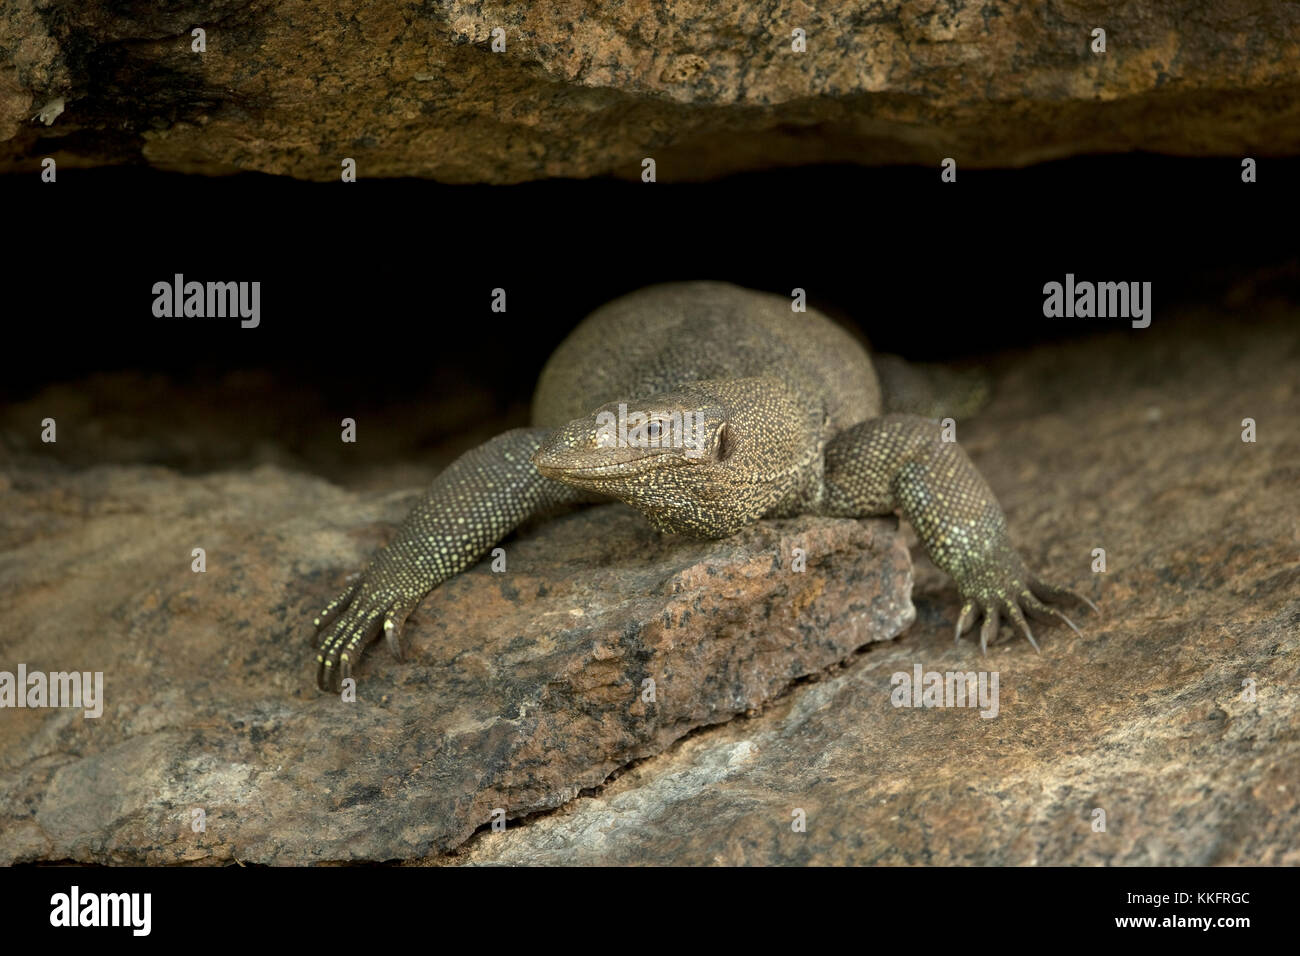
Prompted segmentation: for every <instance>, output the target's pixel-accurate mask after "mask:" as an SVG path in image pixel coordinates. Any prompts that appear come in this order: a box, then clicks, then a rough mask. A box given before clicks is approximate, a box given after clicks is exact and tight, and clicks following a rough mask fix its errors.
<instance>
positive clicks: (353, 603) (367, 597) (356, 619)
mask: <svg viewBox="0 0 1300 956" xmlns="http://www.w3.org/2000/svg"><path fill="white" fill-rule="evenodd" d="M406 614H407V612H405V611H404V609H403V608H402V606H401V605H400V604H399V603H397V602H396V601H395V599H394V596H393V595H391V594H385V593H383V589H373V588H371V587H369V586H368V582H367V579H366V575H362V576H361V577H360V578H359V579H358V580H357V581H356V582H355V583H354V584H352V585H351V586H350V587H349V588H347V589H346V590H345V591H343V593H342V594H340V595H339V596H338V597H336V598H335V599H334V600H333V601H331V602H330V603H329V604H328V605H326V607H325V610H323V611H321V613H320V614H319V615H317V617H316V618H315V619H314V621H313V624H314V625H315V626H316V627H317V628H319V629H320V630H319V632H318V633H317V635H316V640H315V646H316V648H317V649H318V651H317V654H316V686H317V687H319V688H320V689H321V690H323V691H333V690H337V689H338V688H339V687H340V686H341V684H342V683H343V681H345V680H347V679H348V678H349V677H352V676H353V668H354V667H355V666H356V664H357V662H358V661H359V660H360V659H361V654H362V652H363V651H364V650H365V647H366V645H367V644H369V643H370V641H371V640H373V639H374V638H375V637H377V636H378V633H379V631H380V630H382V631H383V633H384V638H385V640H386V642H387V644H388V647H389V649H390V650H392V651H393V653H394V654H396V655H397V658H398V660H401V659H402V657H403V654H402V643H401V630H402V624H403V623H405V621H406Z"/></svg>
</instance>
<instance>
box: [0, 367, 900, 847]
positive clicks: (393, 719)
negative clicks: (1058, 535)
mask: <svg viewBox="0 0 1300 956" xmlns="http://www.w3.org/2000/svg"><path fill="white" fill-rule="evenodd" d="M77 391H81V390H80V389H78V390H77ZM54 398H55V399H57V396H54ZM91 404H92V405H93V404H94V403H93V401H92V402H91ZM20 417H22V416H21V415H16V416H14V420H11V421H10V422H7V423H6V424H7V425H8V424H15V420H16V419H18V418H20ZM89 418H90V416H89V415H86V414H83V415H81V416H78V415H76V414H75V413H74V414H72V415H70V416H69V417H67V418H65V419H62V420H60V424H59V428H60V429H61V431H60V436H61V438H60V441H61V442H67V443H68V444H75V443H76V442H77V441H78V434H79V430H80V429H81V427H82V426H84V425H87V424H88V423H89ZM182 420H183V416H182ZM167 427H175V424H173V425H171V426H168V425H163V426H162V428H163V429H166V428H167ZM182 430H183V426H182V427H181V428H180V429H178V430H177V431H178V433H179V432H180V431H182ZM3 434H4V429H3V428H0V435H3ZM413 500H414V494H413V493H411V492H409V491H403V492H398V493H388V494H376V493H370V494H358V493H355V492H350V491H345V490H343V489H340V488H338V487H336V486H334V485H332V484H329V483H328V482H325V481H323V480H321V479H319V478H315V477H310V476H307V475H305V474H301V473H296V472H292V471H286V470H284V469H281V468H279V467H276V466H271V465H264V466H260V467H257V468H253V469H250V470H241V471H225V472H217V473H211V474H206V475H198V476H192V477H185V476H182V475H180V474H178V473H177V472H175V471H173V470H170V469H167V468H161V467H152V466H145V465H134V466H133V465H113V466H110V465H100V466H95V467H91V468H88V469H85V470H81V471H72V470H70V469H68V468H67V467H66V466H63V465H59V464H54V463H52V462H49V461H42V460H41V459H40V458H38V457H37V456H35V455H33V454H31V453H29V452H19V453H16V454H15V455H14V456H13V457H12V458H11V459H10V460H9V462H8V463H7V464H6V465H5V467H4V468H3V470H2V471H0V620H3V622H4V633H3V635H0V670H7V671H10V672H11V673H13V672H15V671H16V670H17V666H18V664H19V663H24V664H26V665H27V668H28V670H29V671H36V670H39V671H45V672H52V671H69V670H79V671H102V672H103V674H104V694H105V698H106V701H105V705H104V713H103V716H101V717H99V718H97V719H87V718H85V717H84V716H83V713H82V711H80V710H66V709H62V710H53V709H44V710H36V709H12V710H11V709H6V710H4V711H0V863H11V862H15V861H27V860H78V861H94V862H119V863H122V862H144V863H169V862H182V861H202V862H220V861H228V860H232V859H238V860H240V861H243V862H254V863H282V864H283V863H299V862H310V861H319V860H387V859H395V858H410V857H416V856H421V855H424V854H429V853H436V852H438V851H442V850H447V849H450V848H452V847H454V846H456V845H457V844H459V843H461V842H462V841H464V840H465V839H466V838H467V837H468V836H470V834H471V833H472V832H473V831H474V830H475V828H477V827H479V826H481V825H483V824H485V823H487V822H488V821H489V819H490V817H491V815H492V812H493V810H494V809H496V808H501V809H503V810H504V811H505V812H506V814H507V815H508V816H510V817H515V816H518V815H521V814H527V813H531V812H535V811H538V810H543V809H547V808H551V807H555V806H557V805H559V804H561V803H563V802H565V801H567V800H571V799H573V798H574V797H575V796H576V795H577V794H578V793H579V791H580V790H582V789H583V788H589V787H593V786H596V785H597V784H600V783H601V782H602V781H603V780H604V779H605V778H606V776H607V775H608V774H609V773H610V772H611V771H613V770H614V769H616V768H617V767H619V766H622V765H625V764H626V763H628V762H629V761H632V760H635V759H637V758H641V757H645V756H648V755H650V754H653V753H656V752H658V751H660V750H662V749H664V748H665V747H667V746H668V745H670V744H671V743H672V742H673V741H674V740H676V739H678V738H680V737H681V736H683V735H685V734H687V733H689V732H690V731H691V730H693V729H695V728H697V727H701V726H703V725H706V724H710V723H715V722H719V721H725V720H727V719H729V718H731V717H733V716H734V715H736V714H738V713H743V712H745V711H747V710H750V709H754V708H758V707H761V706H762V705H763V704H764V703H765V702H766V701H768V700H769V699H771V698H772V697H774V696H775V695H777V694H780V693H781V692H782V691H783V690H785V689H786V688H787V687H788V686H789V685H790V684H791V682H793V681H796V680H797V679H799V678H801V677H803V676H805V675H807V674H809V673H813V672H817V671H820V670H823V669H825V668H826V667H828V666H830V665H832V664H833V663H834V662H836V661H838V660H841V659H843V658H845V657H847V656H849V655H851V654H852V653H853V651H854V649H855V648H857V647H859V646H861V645H862V644H865V643H868V642H870V641H874V640H881V639H884V638H889V637H893V636H894V635H896V634H898V633H899V632H900V631H902V630H903V629H904V628H906V627H907V626H908V625H909V624H910V623H911V621H912V620H913V617H914V613H915V612H914V610H913V607H912V604H911V601H910V592H911V584H912V578H911V562H910V559H909V557H908V551H907V547H906V544H905V542H904V539H903V537H902V535H901V534H900V533H899V532H898V531H897V530H896V528H895V527H894V526H893V524H892V522H890V521H887V520H876V521H870V522H855V521H842V520H828V519H803V520H798V521H784V522H771V523H765V524H762V525H760V526H758V527H755V528H753V529H751V530H749V531H747V532H746V533H744V534H742V535H740V536H738V537H735V538H732V539H728V540H727V541H725V542H707V543H704V542H695V541H687V540H682V539H669V538H665V537H662V536H660V535H658V534H656V533H655V532H653V531H651V530H650V529H649V528H648V527H647V526H646V525H645V524H644V522H643V521H642V519H641V518H640V517H639V516H637V515H635V514H634V513H633V512H632V511H631V510H630V509H626V508H624V507H623V506H621V505H608V506H603V507H600V508H595V509H589V510H586V511H583V512H578V513H570V514H567V515H564V516H562V517H560V518H559V519H558V520H555V521H552V522H550V523H546V524H544V525H540V526H537V527H534V528H533V529H530V530H527V531H525V532H524V533H521V534H520V535H519V536H518V537H516V538H514V539H512V540H510V541H508V542H507V543H506V545H505V548H506V554H507V568H506V571H505V573H493V572H492V571H491V570H490V569H489V567H488V565H487V564H481V565H479V566H478V567H476V568H474V569H473V570H472V571H470V572H468V573H467V574H465V575H462V576H460V577H457V578H455V579H454V580H453V581H451V582H448V583H447V584H446V585H445V586H443V587H442V588H440V589H438V590H437V591H435V592H434V594H433V595H432V597H431V598H430V599H429V600H428V601H427V602H426V603H425V605H424V606H423V609H422V611H420V612H417V615H416V616H415V617H413V618H412V621H411V626H410V627H409V628H408V635H409V644H408V651H407V654H408V661H407V662H406V663H405V664H399V663H398V662H397V661H395V660H394V659H393V658H392V657H391V656H390V655H389V654H388V653H387V651H386V650H384V649H383V648H382V647H379V648H376V649H374V650H372V652H371V654H370V655H369V656H368V658H367V659H366V661H365V662H363V664H362V672H361V680H360V685H359V688H358V697H359V699H358V700H357V701H356V702H355V703H346V702H343V701H342V700H340V699H339V698H338V697H337V696H334V695H325V694H321V693H319V692H317V691H316V690H315V687H314V683H313V675H314V670H315V666H314V660H313V655H312V653H311V652H310V648H309V646H308V643H307V640H306V629H305V625H306V624H307V623H308V622H309V619H310V617H311V614H312V613H313V612H314V611H315V610H316V609H318V608H319V607H320V606H322V605H323V603H324V602H325V601H326V600H327V599H328V598H329V597H330V596H332V594H333V592H334V591H336V590H337V589H338V588H339V587H340V586H341V584H342V582H343V580H344V577H345V575H347V574H348V573H351V572H353V571H355V570H358V569H360V568H361V567H363V566H364V562H365V560H366V558H367V556H368V554H369V553H370V551H371V550H372V549H373V548H374V547H375V546H376V545H378V544H379V543H380V542H381V540H382V539H383V538H384V537H385V536H386V535H387V534H388V532H389V530H390V529H391V525H392V524H393V523H395V522H396V521H398V520H400V518H401V517H402V516H403V515H404V513H405V512H406V511H407V510H408V508H409V507H410V505H411V504H412V503H413ZM198 547H201V548H204V549H205V550H206V562H207V570H206V571H205V572H203V573H196V572H194V571H193V570H192V569H191V560H192V558H191V550H192V549H193V548H198ZM796 547H801V548H803V549H805V551H806V552H807V570H806V571H803V572H801V573H797V572H795V571H793V570H792V569H791V566H790V565H791V555H792V553H793V549H794V548H796ZM647 679H652V680H653V681H654V688H653V691H654V693H653V700H650V699H648V698H649V694H648V693H647V691H648V685H646V684H645V683H644V682H645V681H646V680H647ZM195 809H202V810H203V811H204V814H205V816H206V832H203V833H194V832H192V831H191V826H190V824H191V819H192V818H191V814H192V811H194V810H195Z"/></svg>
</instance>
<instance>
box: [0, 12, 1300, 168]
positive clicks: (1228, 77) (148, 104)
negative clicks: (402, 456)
mask: <svg viewBox="0 0 1300 956" xmlns="http://www.w3.org/2000/svg"><path fill="white" fill-rule="evenodd" d="M198 25H202V26H203V28H204V29H205V30H206V31H207V52H206V53H195V52H192V50H191V44H192V40H191V36H190V31H191V29H192V28H193V27H195V26H198ZM1098 27H1100V28H1103V29H1105V30H1106V34H1107V52H1106V53H1105V54H1102V55H1098V54H1095V53H1093V52H1092V50H1091V48H1090V45H1091V42H1092V31H1093V30H1094V29H1095V28H1098ZM497 28H499V29H501V30H503V31H504V37H505V50H504V51H503V52H493V51H492V31H493V30H494V29H497ZM796 29H801V30H804V31H806V35H807V51H806V52H803V53H796V52H793V50H792V42H793V41H792V33H793V31H794V30H796ZM1297 62H1300V8H1298V7H1297V6H1296V5H1295V4H1292V3H1277V2H1273V3H1264V4H1258V3H1248V2H1245V0H1241V2H1229V3H1215V4H1193V5H1187V4H1172V5H1168V4H1167V5H1159V4H1155V5H1153V4H1150V3H1142V2H1127V3H1121V4H1113V3H1094V2H1080V0H1070V2H1063V3H1055V4H1052V5H1051V6H1049V7H1043V6H1042V5H1040V4H1033V3H1027V4H1019V5H1007V4H988V3H984V4H980V3H973V2H967V0H956V2H952V3H936V2H932V0H921V2H908V3H902V4H883V5H882V4H875V3H861V2H858V3H847V4H828V5H822V7H820V8H816V7H814V6H811V5H808V4H806V3H803V2H797V0H796V2H778V3H776V4H775V5H773V4H766V5H763V6H762V7H761V8H760V7H755V6H753V5H750V4H744V3H721V4H720V3H715V2H713V0H695V2H674V3H667V4H665V3H659V2H651V0H628V2H625V3H618V4H611V3H608V2H605V0H589V2H575V3H554V2H552V3H462V2H449V3H437V4H433V3H425V4H410V3H393V2H371V0H323V2H318V0H280V2H276V3H273V4H254V5H249V4H246V3H242V2H232V0H189V2H186V3H183V4H179V5H178V4H167V5H148V4H134V5H130V6H128V7H124V6H123V5H121V4H114V3H108V2H107V0H85V2H81V3H75V4H74V3H63V2H52V0H16V2H13V3H9V4H7V5H6V6H5V9H4V12H3V13H2V14H0V171H29V172H32V171H35V170H37V169H38V168H39V163H40V160H41V158H42V157H45V156H53V157H55V158H56V159H57V160H58V161H59V162H60V163H61V164H65V165H73V166H76V165H104V164H112V163H121V162H131V161H140V160H141V159H143V160H144V161H146V162H148V163H150V164H152V165H154V166H156V167H159V168H163V169H169V170H179V171H185V172H195V173H207V174H223V173H230V172H235V171H239V170H257V171H262V172H267V173H275V174H283V175H290V176H295V177H298V178H301V179H311V180H337V178H338V177H339V175H340V170H341V165H340V164H341V162H342V160H343V159H344V158H353V159H355V160H356V162H357V165H358V172H359V175H360V176H362V177H385V176H419V177H428V178H432V179H437V180H440V181H444V182H497V183H502V182H517V181H523V180H532V179H540V178H547V177H588V176H601V175H612V176H617V177H621V178H634V177H637V176H639V175H640V174H641V161H642V159H643V158H645V157H653V158H654V159H655V160H656V162H657V163H658V177H659V179H660V180H661V181H668V180H682V179H700V178H707V177H713V176H717V175H720V174H724V173H728V172H733V171H737V170H747V169H758V168H770V167H772V166H782V165H792V164H798V163H809V162H854V163H868V164H877V163H920V164H924V165H927V166H937V164H938V163H939V161H940V160H941V159H942V158H944V157H953V158H955V159H956V160H957V162H958V163H959V164H960V165H962V166H971V167H981V166H1005V165H1013V166H1018V165H1024V164H1029V163H1035V162H1040V161H1044V160H1049V159H1055V158H1059V157H1064V156H1070V155H1076V154H1082V153H1097V152H1115V151H1127V150H1148V151H1156V152H1165V153H1173V154H1180V155H1227V156H1233V157H1240V156H1256V157H1258V156H1277V155H1294V154H1295V153H1297V152H1298V151H1300V95H1297V94H1298V93H1300V80H1298V79H1297V76H1296V71H1295V64H1296V63H1297ZM60 99H61V100H63V111H62V113H61V114H59V115H57V116H54V117H53V118H52V121H51V124H50V125H48V126H47V125H46V124H45V122H44V121H43V120H42V119H37V118H36V117H37V114H42V115H43V116H44V118H45V119H50V118H51V114H53V113H56V112H57V109H56V108H55V106H54V104H56V103H57V102H58V101H59V100H60Z"/></svg>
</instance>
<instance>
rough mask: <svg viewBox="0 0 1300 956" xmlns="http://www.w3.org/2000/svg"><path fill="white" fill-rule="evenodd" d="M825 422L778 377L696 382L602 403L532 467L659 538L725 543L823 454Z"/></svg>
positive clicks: (566, 429) (560, 432)
mask: <svg viewBox="0 0 1300 956" xmlns="http://www.w3.org/2000/svg"><path fill="white" fill-rule="evenodd" d="M810 422H811V423H815V424H814V425H813V431H812V432H811V433H810V431H809V427H810ZM821 423H822V420H821V417H820V409H819V410H818V411H817V414H816V415H810V414H809V410H808V409H805V408H803V407H801V403H800V400H799V398H798V396H796V395H795V394H794V393H793V391H792V390H791V389H789V388H788V387H786V386H785V385H784V384H783V383H781V382H779V381H776V380H773V379H734V380H726V381H716V382H693V383H691V384H689V385H685V386H682V387H681V388H679V389H675V390H673V391H670V392H661V393H658V394H656V395H652V396H649V397H647V398H644V399H638V400H628V401H623V402H610V403H608V404H606V405H602V406H601V407H600V408H598V409H596V410H595V411H594V412H592V413H591V414H590V415H588V416H586V417H584V418H579V419H577V420H575V421H572V422H569V424H567V425H565V426H563V427H562V428H559V429H557V430H556V431H555V432H553V433H552V434H551V435H550V436H549V437H548V438H547V439H546V440H545V441H544V442H543V443H542V446H541V447H540V448H539V449H538V450H537V452H536V453H535V454H534V456H533V463H534V464H535V465H536V466H537V469H538V471H540V472H541V473H542V474H543V475H546V476H547V477H550V478H555V479H558V480H559V481H563V482H565V483H566V484H569V485H574V486H576V487H579V488H583V489H585V490H589V491H592V492H595V493H597V494H603V495H609V496H611V497H613V498H617V499H619V500H620V501H624V502H626V503H627V504H629V505H631V506H633V507H634V508H636V509H637V510H638V511H640V512H641V513H642V514H644V515H645V516H646V518H647V519H648V520H649V521H650V523H651V525H653V526H654V527H655V528H657V529H658V530H660V531H665V532H670V533H677V534H690V535H694V536H697V537H721V536H724V535H728V534H731V533H733V532H735V531H737V530H739V529H740V528H742V527H744V526H745V525H746V524H749V523H750V522H752V521H754V520H756V519H757V518H759V517H760V516H762V515H763V514H764V513H766V512H767V511H768V510H769V509H771V508H772V506H773V505H775V504H776V503H777V502H778V501H779V500H780V499H781V498H782V497H784V496H785V494H786V493H788V492H789V490H790V489H791V487H793V485H794V484H795V482H796V481H797V480H798V477H799V474H798V473H799V471H800V469H801V467H803V466H805V465H806V464H808V462H809V461H810V459H811V457H812V455H811V454H810V445H815V447H816V448H817V450H818V451H820V445H819V444H817V442H818V439H819V436H820V426H821Z"/></svg>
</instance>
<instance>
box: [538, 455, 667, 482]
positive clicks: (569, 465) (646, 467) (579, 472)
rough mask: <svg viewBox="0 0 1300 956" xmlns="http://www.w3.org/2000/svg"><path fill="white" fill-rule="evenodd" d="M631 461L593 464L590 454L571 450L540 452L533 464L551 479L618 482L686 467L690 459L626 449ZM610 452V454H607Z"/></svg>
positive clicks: (622, 459) (623, 459) (621, 460)
mask: <svg viewBox="0 0 1300 956" xmlns="http://www.w3.org/2000/svg"><path fill="white" fill-rule="evenodd" d="M621 451H623V452H624V453H625V454H626V453H628V452H633V451H634V454H629V455H628V457H626V458H623V457H620V458H619V460H615V461H601V462H595V463H593V462H592V461H591V459H590V453H584V452H581V451H576V452H575V451H572V450H570V449H554V450H553V449H549V448H545V447H543V448H540V449H538V450H537V452H536V453H535V454H534V455H533V464H534V465H536V466H537V470H538V471H540V472H541V473H542V474H543V475H545V476H546V477H547V478H558V479H561V480H570V481H584V480H590V479H593V478H614V477H618V476H624V475H639V474H643V473H645V472H648V471H655V470H657V469H659V468H664V467H671V466H673V465H676V464H682V463H684V462H685V461H686V459H684V458H682V457H681V456H680V455H674V454H672V451H673V449H667V448H665V449H635V450H633V449H623V450H621ZM608 453H609V452H608V451H607V452H606V454H608Z"/></svg>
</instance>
